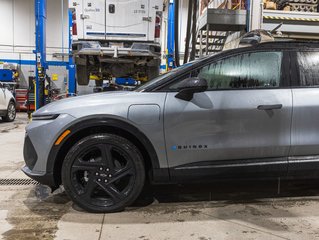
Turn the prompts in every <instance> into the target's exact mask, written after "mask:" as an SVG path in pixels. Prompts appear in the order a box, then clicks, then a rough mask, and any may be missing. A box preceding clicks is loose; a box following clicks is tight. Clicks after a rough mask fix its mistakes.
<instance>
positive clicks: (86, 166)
mask: <svg viewBox="0 0 319 240" xmlns="http://www.w3.org/2000/svg"><path fill="white" fill-rule="evenodd" d="M99 166H101V164H100V163H97V162H88V161H80V160H78V161H77V162H75V163H74V164H73V166H72V171H73V172H76V171H90V172H93V171H96V170H97V168H98V167H99Z"/></svg>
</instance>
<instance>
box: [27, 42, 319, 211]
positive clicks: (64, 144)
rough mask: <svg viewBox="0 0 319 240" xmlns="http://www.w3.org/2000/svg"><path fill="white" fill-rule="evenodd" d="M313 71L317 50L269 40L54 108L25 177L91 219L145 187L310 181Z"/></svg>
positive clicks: (36, 125) (47, 112)
mask: <svg viewBox="0 0 319 240" xmlns="http://www.w3.org/2000/svg"><path fill="white" fill-rule="evenodd" d="M318 66H319V43H307V42H289V41H287V42H268V43H261V44H257V45H253V46H250V47H246V48H238V49H233V50H229V51H224V52H221V53H219V54H216V55H213V56H208V57H205V58H203V59H201V60H197V61H194V62H191V63H189V64H186V65H184V66H182V67H180V68H177V69H174V70H172V71H171V72H169V73H167V74H165V75H161V76H159V77H158V78H156V79H154V80H152V81H150V82H148V83H146V84H145V85H143V86H140V87H139V88H137V89H136V90H134V91H131V92H128V91H127V92H123V91H119V92H106V93H98V94H93V95H88V96H80V97H76V98H71V99H67V100H62V101H58V102H54V103H51V104H49V105H47V106H45V107H43V108H41V109H40V110H38V111H37V112H35V113H34V114H33V121H32V123H31V124H29V125H28V126H27V128H26V137H25V145H24V159H25V162H26V166H25V167H23V171H24V172H25V173H26V174H27V175H28V176H30V177H31V178H33V179H35V180H37V181H39V182H40V183H42V184H46V185H48V186H51V187H52V188H53V189H54V188H57V187H59V186H60V185H61V184H63V185H64V188H65V191H66V193H67V194H68V195H69V196H70V198H71V199H72V200H73V201H74V202H75V203H76V204H78V205H79V206H80V207H82V208H83V209H85V210H87V211H90V212H115V211H120V210H123V209H125V208H126V207H127V206H129V205H130V204H132V203H133V202H134V201H135V200H136V199H137V197H138V196H139V194H140V193H141V191H142V189H143V187H144V185H145V183H152V184H153V183H182V182H191V183H193V182H201V181H211V180H216V179H217V180H234V179H235V180H238V179H278V178H313V177H318V176H319V157H318V156H319V137H318V136H319V134H318V133H319V128H318V122H319V107H318V106H319V105H318V103H319V68H318Z"/></svg>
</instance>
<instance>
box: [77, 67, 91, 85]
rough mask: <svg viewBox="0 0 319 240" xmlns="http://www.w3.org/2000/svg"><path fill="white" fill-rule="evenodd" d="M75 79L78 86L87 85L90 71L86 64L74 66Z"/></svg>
mask: <svg viewBox="0 0 319 240" xmlns="http://www.w3.org/2000/svg"><path fill="white" fill-rule="evenodd" d="M76 79H77V82H78V84H79V85H80V86H87V85H88V84H89V82H90V73H89V72H88V68H87V66H81V65H78V66H76Z"/></svg>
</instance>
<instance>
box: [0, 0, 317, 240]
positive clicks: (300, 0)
mask: <svg viewBox="0 0 319 240" xmlns="http://www.w3.org/2000/svg"><path fill="white" fill-rule="evenodd" d="M118 4H119V5H120V4H123V6H125V7H123V8H120V7H118ZM125 4H126V5H125ZM130 4H132V5H130ZM136 6H138V8H139V9H138V10H134V9H135V7H136ZM132 9H133V10H132ZM118 11H119V12H120V13H119V14H118ZM143 14H144V15H145V14H146V15H145V16H144V15H143ZM137 15H138V16H139V17H140V16H142V17H141V18H139V20H138V21H137V20H136V19H137V17H136V16H137ZM136 21H137V23H135V22H136ZM123 29H127V32H129V33H128V34H127V35H125V34H123V33H122V32H123V31H124V30H123ZM121 31H122V32H121ZM101 32H102V33H101ZM318 40H319V1H318V0H134V1H133V0H132V1H128V0H0V86H2V87H3V88H6V89H8V90H10V91H11V92H12V95H13V96H14V98H15V103H16V118H15V120H14V121H12V122H7V121H4V120H3V121H1V120H0V159H1V161H0V236H1V239H5V240H16V239H65V240H71V239H88V240H95V239H96V240H100V239H123V240H125V239H132V240H133V239H137V240H138V239H141V240H153V239H154V240H157V239H158V240H164V239H167V240H168V239H170V240H175V239H176V240H178V239H183V240H184V239H185V240H186V239H196V240H213V239H267V240H268V239H319V187H318V186H319V180H318V179H317V180H283V179H281V178H277V179H272V180H259V181H236V182H228V181H227V182H226V181H214V182H212V183H211V182H209V183H208V182H206V180H207V179H203V182H204V183H187V184H156V185H154V186H152V187H151V189H150V190H149V192H148V194H147V197H145V198H141V199H139V201H137V202H136V203H134V204H133V205H132V206H130V207H129V208H127V209H126V210H125V211H122V212H117V213H105V214H97V213H88V212H87V211H84V210H83V209H81V208H80V207H79V206H77V205H76V204H74V203H73V202H72V201H71V200H70V198H69V197H68V195H67V194H66V193H65V191H64V188H63V186H62V185H61V186H60V187H59V188H57V189H54V191H51V190H52V189H51V188H50V187H48V186H46V185H41V184H39V183H38V182H37V181H35V180H33V179H31V178H29V177H28V176H26V175H25V174H24V173H23V172H22V171H21V168H22V167H23V166H24V165H25V162H24V156H23V151H24V149H23V146H24V140H25V127H26V126H27V125H28V124H29V123H30V122H32V114H33V113H34V112H35V111H37V110H39V109H41V108H42V107H44V106H46V105H48V104H50V103H52V102H58V101H63V99H66V98H67V99H69V98H79V97H80V96H85V95H89V94H96V93H100V92H111V91H112V92H113V91H132V90H134V89H135V88H136V87H138V86H141V85H144V84H148V82H149V81H151V80H152V79H154V78H156V77H157V76H158V75H160V76H162V75H163V74H165V73H167V72H171V71H175V70H174V69H178V68H179V67H181V68H183V65H184V66H187V65H189V64H192V61H194V60H195V61H196V60H199V59H203V58H205V57H207V56H214V55H217V54H220V53H222V52H225V51H229V50H233V49H239V48H242V47H247V46H250V45H253V44H262V43H264V42H274V41H275V42H276V41H302V42H316V41H318ZM143 44H146V45H145V46H144V45H143ZM123 49H124V50H123ZM142 50H143V51H144V50H145V52H143V55H141V51H142ZM118 58H121V59H122V61H121V62H119V61H117V60H114V59H118ZM136 59H138V61H137V60H136ZM0 91H2V90H1V89H0ZM0 93H1V92H0ZM1 96H2V95H1V94H0V107H1ZM0 110H1V109H0ZM0 119H1V118H0ZM47 131H48V133H49V131H50V129H47ZM185 131H186V130H185Z"/></svg>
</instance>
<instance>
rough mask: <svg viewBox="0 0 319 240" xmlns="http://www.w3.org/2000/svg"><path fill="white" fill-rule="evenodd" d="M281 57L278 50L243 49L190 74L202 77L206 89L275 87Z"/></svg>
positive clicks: (279, 75) (278, 81)
mask: <svg viewBox="0 0 319 240" xmlns="http://www.w3.org/2000/svg"><path fill="white" fill-rule="evenodd" d="M281 61H282V53H281V52H256V53H245V54H240V55H236V56H231V57H228V58H225V59H222V60H220V61H216V62H214V63H212V64H210V65H207V66H205V67H203V68H200V69H198V70H196V71H194V72H193V73H192V74H191V76H192V77H199V78H203V79H206V80H207V83H208V89H209V90H216V89H247V88H277V87H279V86H280V77H281ZM175 86H176V84H174V85H173V86H171V87H170V89H175Z"/></svg>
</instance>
